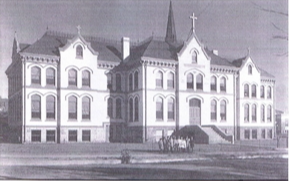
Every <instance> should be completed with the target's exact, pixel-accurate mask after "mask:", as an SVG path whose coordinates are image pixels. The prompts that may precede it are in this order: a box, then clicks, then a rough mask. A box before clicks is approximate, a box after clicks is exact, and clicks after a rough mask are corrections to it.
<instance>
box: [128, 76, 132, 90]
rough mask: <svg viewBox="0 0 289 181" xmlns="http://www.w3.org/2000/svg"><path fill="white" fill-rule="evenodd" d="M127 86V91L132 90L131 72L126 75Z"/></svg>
mask: <svg viewBox="0 0 289 181" xmlns="http://www.w3.org/2000/svg"><path fill="white" fill-rule="evenodd" d="M128 87H129V88H128V89H129V91H132V74H129V76H128Z"/></svg>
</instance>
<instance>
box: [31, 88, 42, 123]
mask: <svg viewBox="0 0 289 181" xmlns="http://www.w3.org/2000/svg"><path fill="white" fill-rule="evenodd" d="M36 103H37V104H38V111H36V108H35V107H34V105H36ZM31 118H32V119H41V96H40V95H38V94H34V95H32V96H31Z"/></svg>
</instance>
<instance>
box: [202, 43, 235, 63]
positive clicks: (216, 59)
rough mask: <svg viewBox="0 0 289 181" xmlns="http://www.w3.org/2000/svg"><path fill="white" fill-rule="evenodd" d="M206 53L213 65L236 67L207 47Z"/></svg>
mask: <svg viewBox="0 0 289 181" xmlns="http://www.w3.org/2000/svg"><path fill="white" fill-rule="evenodd" d="M205 51H206V53H207V54H208V56H209V57H211V65H220V66H228V67H235V66H234V64H232V63H231V62H230V61H228V60H227V59H225V58H222V57H220V56H218V55H216V54H214V53H213V51H212V50H209V49H208V48H207V47H205Z"/></svg>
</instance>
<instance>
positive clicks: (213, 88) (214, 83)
mask: <svg viewBox="0 0 289 181" xmlns="http://www.w3.org/2000/svg"><path fill="white" fill-rule="evenodd" d="M211 91H217V78H216V77H215V76H212V77H211Z"/></svg>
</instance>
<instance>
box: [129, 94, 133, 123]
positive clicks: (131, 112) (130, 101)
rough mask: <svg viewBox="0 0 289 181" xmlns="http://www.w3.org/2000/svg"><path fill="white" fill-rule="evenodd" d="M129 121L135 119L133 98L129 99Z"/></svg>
mask: <svg viewBox="0 0 289 181" xmlns="http://www.w3.org/2000/svg"><path fill="white" fill-rule="evenodd" d="M129 121H130V122H132V121H133V99H132V98H130V99H129Z"/></svg>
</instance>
